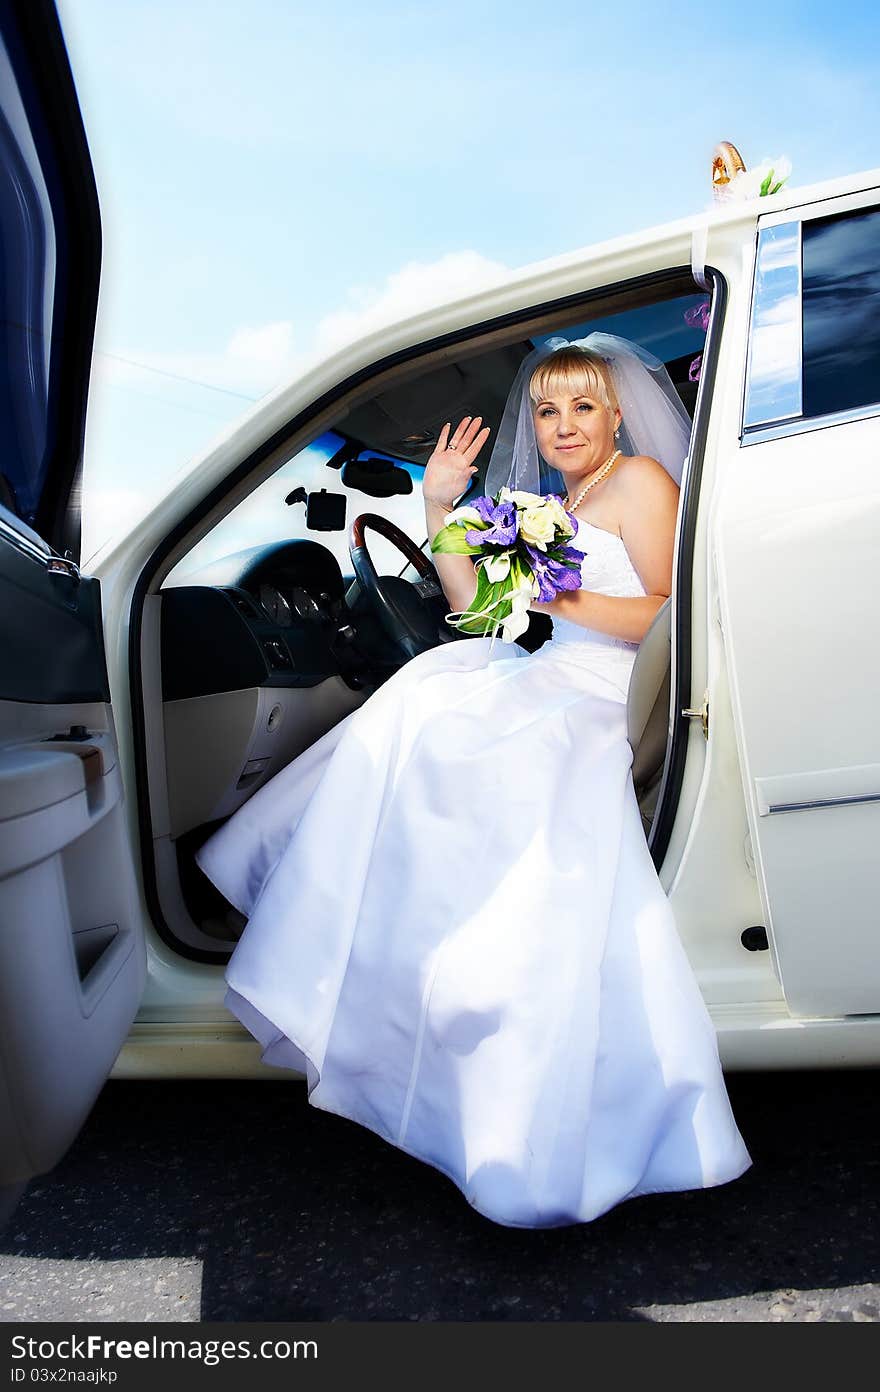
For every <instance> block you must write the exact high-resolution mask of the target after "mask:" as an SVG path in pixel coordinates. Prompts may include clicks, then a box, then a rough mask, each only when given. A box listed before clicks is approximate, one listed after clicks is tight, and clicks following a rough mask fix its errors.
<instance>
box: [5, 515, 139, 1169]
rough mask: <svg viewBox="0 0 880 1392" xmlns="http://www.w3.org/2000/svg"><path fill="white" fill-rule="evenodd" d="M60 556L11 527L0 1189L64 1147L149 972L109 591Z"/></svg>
mask: <svg viewBox="0 0 880 1392" xmlns="http://www.w3.org/2000/svg"><path fill="white" fill-rule="evenodd" d="M48 563H49V558H48V557H45V558H43V559H40V558H39V557H38V556H36V555H28V554H26V553H25V552H24V551H23V550H21V549H19V548H18V547H16V545H15V544H14V543H11V542H10V541H9V540H8V539H7V538H5V537H4V538H0V615H2V619H0V639H2V645H3V652H4V662H3V669H2V673H0V1060H2V1088H0V1099H2V1100H0V1188H3V1187H9V1186H14V1185H18V1184H21V1183H22V1182H24V1181H26V1180H27V1179H28V1178H29V1177H30V1176H31V1175H32V1174H39V1173H42V1172H43V1171H45V1170H47V1169H49V1168H51V1166H52V1165H54V1164H55V1163H56V1162H57V1161H58V1159H60V1157H61V1156H62V1155H63V1153H64V1151H65V1150H66V1149H67V1147H68V1146H69V1144H70V1142H71V1141H72V1140H73V1138H74V1136H75V1135H76V1132H77V1130H78V1129H79V1127H80V1126H81V1124H82V1122H83V1120H84V1118H85V1117H86V1115H87V1114H88V1111H89V1110H90V1108H91V1106H92V1103H93V1102H94V1100H95V1097H96V1096H97V1093H98V1092H99V1090H100V1088H101V1086H102V1084H103V1082H104V1080H105V1078H106V1077H107V1075H108V1073H109V1071H110V1069H111V1068H112V1066H113V1062H114V1060H115V1058H116V1055H117V1053H118V1052H119V1048H120V1046H121V1044H122V1042H123V1041H124V1039H125V1037H126V1035H127V1033H128V1029H129V1027H130V1025H131V1022H132V1020H133V1018H134V1015H135V1012H136V1010H137V1006H138V1003H139V1000H140V997H141V994H142V991H143V986H144V981H145V971H146V959H145V950H144V943H143V937H142V935H141V934H140V933H139V932H138V931H137V929H136V926H135V925H136V924H137V916H136V912H135V903H136V897H135V896H136V886H135V880H134V870H133V864H132V857H131V852H130V849H129V847H128V844H127V833H126V828H125V825H124V808H123V794H122V783H121V779H120V771H119V761H118V758H117V751H116V737H115V731H114V728H113V717H112V711H111V707H110V705H109V702H108V701H107V699H106V697H107V677H106V670H105V666H104V661H103V645H102V644H101V642H100V592H99V587H98V584H97V582H96V581H93V580H83V581H81V582H80V583H78V584H77V583H76V582H75V580H73V579H72V578H71V577H70V576H68V575H66V574H58V575H53V574H52V573H51V572H50V571H49V570H48V569H47V564H48ZM35 639H36V641H35Z"/></svg>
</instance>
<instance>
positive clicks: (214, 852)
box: [197, 334, 751, 1228]
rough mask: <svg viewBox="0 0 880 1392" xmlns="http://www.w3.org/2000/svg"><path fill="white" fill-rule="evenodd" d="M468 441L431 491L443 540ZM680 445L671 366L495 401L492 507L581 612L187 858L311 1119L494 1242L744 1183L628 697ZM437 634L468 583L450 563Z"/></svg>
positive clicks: (357, 730) (372, 727) (585, 360)
mask: <svg viewBox="0 0 880 1392" xmlns="http://www.w3.org/2000/svg"><path fill="white" fill-rule="evenodd" d="M488 433H489V432H488V430H487V429H485V428H481V420H480V418H479V417H478V418H475V419H470V418H465V419H464V420H463V421H461V422H460V424H459V425H458V426H457V427H456V429H455V430H451V429H450V426H449V425H447V426H445V427H444V429H443V432H442V434H441V436H440V440H439V442H438V445H437V448H436V449H435V451H434V453H433V455H432V456H431V459H430V460H429V461H428V464H427V467H426V469H425V475H424V501H425V511H426V517H427V521H428V529H429V534H430V536H431V537H432V538H433V536H435V535H436V533H437V531H438V530H439V529H440V527H442V526H443V519H444V517H445V515H446V514H447V513H448V512H449V511H450V509H451V508H452V506H453V504H454V502H455V500H456V499H457V498H458V497H459V496H460V495H461V494H462V493H463V492H464V490H465V488H466V487H467V485H468V484H469V482H470V480H471V478H472V476H473V474H474V473H475V472H476V468H477V466H476V464H475V460H476V458H477V456H478V454H479V453H480V451H481V449H482V448H483V446H484V444H485V442H486V440H487V438H488ZM689 433H690V421H689V419H688V417H687V414H686V412H685V411H684V408H683V407H682V406H681V404H680V402H679V400H678V397H677V394H676V392H675V389H674V387H673V386H672V383H671V381H670V379H669V377H668V374H667V373H666V371H665V369H664V368H663V366H662V364H661V363H659V362H658V361H657V359H655V358H653V357H651V355H650V354H647V353H645V352H644V351H643V350H642V349H640V348H639V347H637V346H636V345H634V344H631V343H628V342H627V341H625V340H622V339H617V338H613V337H612V336H610V335H605V334H592V335H591V336H590V337H589V338H588V339H587V340H582V341H580V342H576V343H573V344H567V343H565V341H564V340H563V341H558V340H557V341H554V340H551V341H550V343H549V344H548V345H546V346H545V347H543V348H540V349H536V350H535V351H534V352H533V353H531V354H530V355H529V356H528V357H527V358H526V359H525V361H524V363H523V364H522V366H521V367H520V370H519V372H518V374H517V377H516V380H515V381H514V383H513V386H512V388H511V391H510V395H509V397H508V402H507V406H506V408H505V413H504V417H503V419H502V422H501V426H500V428H499V432H498V436H497V439H496V442H495V445H494V447H493V450H492V454H491V458H490V460H489V465H488V468H487V473H486V478H485V480H484V491H485V492H491V493H496V492H497V489H498V488H499V487H501V486H502V485H504V484H507V485H508V486H510V487H512V488H523V489H527V490H529V491H532V492H548V491H555V492H558V493H559V494H560V495H565V504H566V507H567V508H568V510H569V511H570V512H571V513H572V515H573V516H574V517H575V518H576V519H577V528H578V530H577V535H576V536H575V537H574V538H573V539H572V542H571V545H573V546H576V547H577V548H578V549H579V550H581V551H583V562H582V567H581V572H582V582H583V587H582V588H581V589H579V590H575V591H571V592H568V593H564V594H562V595H560V596H558V597H557V598H556V599H554V600H552V601H550V602H548V603H539V602H537V601H535V602H534V603H533V604H532V606H531V607H532V608H533V609H535V610H541V611H543V612H546V613H548V614H549V615H550V616H551V618H552V620H553V634H552V638H551V639H550V640H549V641H547V642H546V643H545V644H544V645H543V646H542V647H541V648H539V649H538V650H537V651H536V652H533V653H529V652H526V651H525V649H524V648H522V647H519V646H517V645H516V644H515V643H501V642H496V641H495V640H494V639H492V638H467V639H462V640H460V641H456V642H451V643H442V644H440V645H439V646H437V647H436V648H432V649H430V650H429V651H427V652H425V653H422V654H421V655H420V656H418V657H416V658H413V659H411V660H410V661H409V662H407V663H406V664H405V665H404V666H403V667H401V668H400V670H399V671H398V672H396V673H395V674H394V676H393V677H391V678H390V679H389V680H388V681H386V682H385V683H384V685H382V686H381V687H380V688H379V689H378V690H377V691H376V692H375V693H374V694H373V695H372V696H371V697H370V698H369V699H368V700H367V701H366V702H365V703H364V704H363V705H362V706H361V707H360V708H359V709H357V710H356V711H354V712H352V713H351V714H350V715H348V716H346V717H345V719H343V720H342V721H341V722H340V723H339V724H338V725H336V726H335V727H334V728H333V729H331V730H329V731H328V732H327V733H326V734H325V735H324V736H323V737H322V738H321V739H319V740H318V741H317V742H316V743H315V744H314V745H312V746H311V747H310V748H309V749H307V750H306V751H305V752H304V753H303V754H301V755H300V756H299V757H298V758H296V759H294V760H293V762H292V763H290V764H289V765H288V766H287V767H286V768H284V769H282V770H281V771H280V772H279V773H278V774H277V775H276V776H275V777H274V778H273V779H271V780H270V781H269V782H268V783H267V784H265V785H264V786H263V787H262V788H260V789H259V790H258V791H257V792H256V793H255V794H254V795H253V796H252V797H251V798H250V800H249V801H248V802H247V803H246V804H245V805H244V806H243V807H242V808H240V809H239V811H238V812H236V813H235V815H234V816H232V817H231V818H230V819H229V820H228V821H227V822H226V823H225V824H224V825H223V826H222V827H220V828H219V830H217V831H216V832H215V833H214V834H213V835H212V836H211V837H210V838H209V839H208V840H207V841H206V843H205V844H204V845H203V846H202V848H201V850H200V851H199V852H198V855H197V860H198V863H199V865H200V866H201V868H202V869H203V870H204V872H205V873H206V874H207V875H208V877H209V878H210V879H211V880H212V881H213V882H214V884H215V885H216V886H217V887H218V889H220V890H221V892H222V893H223V894H224V895H225V896H226V898H227V899H228V900H229V901H230V902H231V903H232V904H234V905H235V906H236V907H237V908H238V909H239V910H240V911H241V912H242V913H243V914H244V915H245V916H246V917H247V919H248V922H247V924H246V927H245V929H244V932H243V934H242V937H241V938H240V940H239V942H238V944H237V945H236V947H235V950H234V951H233V953H232V956H231V958H230V960H229V963H228V966H227V970H226V980H227V983H228V990H227V993H226V1004H227V1006H228V1008H229V1009H230V1011H232V1012H233V1014H235V1015H236V1016H237V1018H238V1019H239V1020H240V1021H241V1022H242V1023H243V1024H244V1025H245V1026H246V1028H247V1029H248V1030H249V1031H250V1032H251V1033H252V1034H253V1035H254V1036H255V1038H256V1039H257V1040H258V1041H259V1042H260V1044H261V1045H262V1049H263V1053H262V1057H263V1060H264V1061H265V1062H266V1063H269V1064H274V1065H277V1066H278V1067H281V1068H293V1069H297V1070H298V1071H300V1072H303V1073H304V1074H305V1075H306V1079H307V1084H308V1095H309V1101H310V1102H311V1103H312V1104H313V1105H315V1106H317V1107H319V1108H322V1109H323V1110H325V1111H329V1112H335V1113H337V1114H338V1115H340V1116H343V1117H348V1118H350V1119H352V1120H353V1121H356V1122H359V1123H360V1124H361V1125H363V1126H366V1127H369V1128H370V1129H371V1130H373V1131H374V1132H376V1133H378V1134H379V1135H380V1136H382V1137H384V1139H385V1140H387V1141H389V1142H390V1143H391V1144H392V1145H394V1146H397V1147H399V1148H400V1149H401V1150H404V1151H406V1152H408V1153H409V1154H410V1155H412V1156H415V1157H417V1158H418V1159H420V1160H423V1161H426V1162H427V1163H428V1164H430V1165H433V1166H435V1167H436V1168H437V1169H438V1170H441V1171H443V1172H444V1173H445V1174H446V1175H448V1176H449V1178H450V1179H452V1180H453V1181H454V1182H455V1184H456V1185H458V1187H459V1188H460V1189H461V1190H462V1192H463V1193H464V1195H465V1197H466V1198H467V1201H468V1202H469V1203H470V1204H471V1205H473V1207H474V1208H475V1209H477V1210H478V1211H479V1212H480V1213H482V1214H483V1215H485V1216H486V1217H487V1218H490V1219H492V1220H493V1221H494V1222H496V1223H501V1224H505V1225H508V1226H518V1227H531V1228H542V1227H555V1226H560V1225H563V1224H571V1223H579V1222H587V1221H589V1220H591V1219H594V1218H596V1217H598V1216H599V1215H600V1214H602V1213H605V1212H606V1211H607V1210H608V1209H610V1208H611V1207H613V1206H614V1205H615V1204H617V1203H620V1202H621V1201H622V1200H624V1199H627V1198H632V1197H634V1196H636V1195H641V1194H650V1193H659V1192H666V1191H675V1190H683V1189H699V1188H706V1187H709V1186H712V1185H717V1184H722V1183H724V1182H726V1181H728V1180H732V1179H735V1178H736V1177H737V1176H738V1175H740V1174H742V1173H743V1171H744V1170H746V1169H747V1168H748V1167H749V1165H750V1163H751V1161H750V1158H749V1155H748V1152H747V1150H746V1147H745V1145H744V1143H743V1140H742V1137H741V1136H740V1133H739V1131H738V1129H737V1126H736V1123H735V1120H734V1118H733V1115H732V1113H731V1109H730V1104H729V1100H728V1097H727V1093H726V1090H725V1086H724V1079H723V1075H722V1072H721V1066H720V1063H719V1058H718V1050H717V1043H716V1037H715V1031H714V1028H713V1026H712V1022H711V1020H710V1018H709V1014H708V1011H707V1009H706V1006H705V1003H704V1001H703V998H702V996H701V994H700V991H699V988H698V986H697V983H696V980H695V978H694V975H693V973H692V971H691V968H690V965H689V962H688V960H687V957H686V955H685V952H684V949H683V947H682V945H681V942H680V940H679V938H678V935H677V933H676V928H675V923H674V921H673V917H672V911H671V909H670V906H669V903H668V901H667V899H666V896H665V894H664V892H663V889H662V887H661V885H660V882H659V880H658V878H657V874H656V871H655V869H654V865H653V863H652V861H651V857H650V854H649V852H648V848H647V845H646V842H645V836H644V831H643V829H642V823H641V820H640V816H639V809H638V805H637V802H636V797H635V793H634V790H633V784H632V777H631V769H630V766H631V761H632V750H631V748H630V746H629V744H628V742H627V737H626V698H627V689H628V685H629V678H630V674H631V671H632V666H633V662H634V660H635V655H636V652H637V650H638V644H639V642H640V640H641V639H642V637H643V636H644V634H645V632H646V630H647V628H648V627H649V625H650V623H651V620H652V618H653V617H654V615H655V613H656V612H657V610H658V608H659V607H660V606H661V605H662V603H663V602H664V599H665V598H666V597H667V596H668V595H669V593H670V590H671V584H672V551H673V539H674V530H675V519H676V510H677V503H678V488H677V483H678V481H679V479H680V475H681V468H682V464H683V459H684V456H685V453H686V451H687V447H688V441H689ZM435 559H436V563H437V570H438V574H439V575H440V579H441V583H442V585H443V588H444V591H445V593H446V597H447V599H448V601H449V604H450V606H451V608H452V609H453V610H461V609H464V608H466V606H467V605H468V603H469V602H470V600H471V599H472V598H473V595H474V591H475V577H474V569H473V562H472V561H471V559H470V557H468V556H463V555H456V556H449V555H438V556H437V557H436V558H435Z"/></svg>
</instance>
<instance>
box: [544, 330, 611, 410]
mask: <svg viewBox="0 0 880 1392" xmlns="http://www.w3.org/2000/svg"><path fill="white" fill-rule="evenodd" d="M558 390H562V391H565V392H568V393H569V394H570V395H571V396H582V395H583V396H591V397H592V398H593V400H594V401H600V402H601V403H602V405H603V406H607V407H608V409H609V411H617V410H619V409H620V404H619V402H618V400H617V393H616V391H615V390H614V382H613V380H612V377H611V370H610V368H609V366H608V364H607V363H606V361H605V359H604V358H601V357H600V356H599V354H598V353H593V352H591V350H590V349H589V348H576V347H574V345H572V346H571V347H569V348H558V349H557V350H556V352H555V353H551V354H550V356H549V358H545V359H544V360H543V362H540V363H538V366H537V367H536V368H535V370H534V372H533V373H532V375H531V377H530V379H529V396H530V397H531V400H532V404H533V405H537V404H538V402H539V401H546V400H547V398H548V397H550V396H551V395H552V393H553V392H554V391H558Z"/></svg>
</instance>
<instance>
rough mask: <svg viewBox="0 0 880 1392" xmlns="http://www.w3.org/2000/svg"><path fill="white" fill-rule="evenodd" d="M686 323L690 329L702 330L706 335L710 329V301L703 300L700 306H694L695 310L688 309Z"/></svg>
mask: <svg viewBox="0 0 880 1392" xmlns="http://www.w3.org/2000/svg"><path fill="white" fill-rule="evenodd" d="M684 322H685V323H686V324H687V326H688V328H689V329H702V331H703V333H705V332H706V330H707V329H708V327H709V301H708V300H703V301H701V303H700V304H698V305H694V307H693V309H686V310H685V312H684Z"/></svg>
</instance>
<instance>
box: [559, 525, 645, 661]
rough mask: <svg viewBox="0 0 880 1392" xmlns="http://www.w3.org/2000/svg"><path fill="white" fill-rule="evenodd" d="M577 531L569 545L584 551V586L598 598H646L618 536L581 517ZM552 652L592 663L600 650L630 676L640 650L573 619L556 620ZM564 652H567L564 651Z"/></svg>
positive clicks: (582, 570) (621, 639) (582, 579)
mask: <svg viewBox="0 0 880 1392" xmlns="http://www.w3.org/2000/svg"><path fill="white" fill-rule="evenodd" d="M575 520H576V522H577V524H578V530H577V533H576V535H575V536H573V537H572V539H571V542H570V545H571V546H574V547H576V548H577V549H578V550H579V551H583V553H584V559H583V561H582V563H581V583H582V585H583V587H584V589H586V590H592V591H593V592H594V593H596V594H605V595H620V596H622V597H624V598H637V597H638V596H639V595H643V594H646V593H647V591H646V590H645V587H644V585H643V584H642V582H641V580H640V579H639V576H638V573H637V571H636V569H635V566H634V565H633V563H632V561H631V560H630V558H629V553H628V551H627V549H626V547H625V545H624V543H623V539H622V538H621V537H619V536H618V535H617V533H616V532H608V531H606V530H605V529H604V528H602V527H597V526H595V525H594V523H592V522H585V521H584V519H583V518H582V517H578V518H576V519H575ZM547 649H552V652H553V653H554V654H557V655H558V656H564V657H566V658H567V659H575V660H578V659H579V658H580V657H583V659H585V660H590V659H592V658H594V657H597V656H598V652H597V650H598V649H602V650H604V651H607V652H609V653H611V654H616V655H617V662H616V663H615V665H616V666H619V668H620V671H621V672H622V673H627V672H628V670H629V669H630V668H631V667H632V663H633V662H634V661H635V656H636V653H637V652H638V650H639V645H638V643H628V642H627V641H626V640H625V639H623V638H613V637H611V636H610V635H609V634H607V633H599V632H597V631H596V630H595V629H592V628H584V627H583V625H581V624H576V623H572V622H571V620H570V619H560V618H557V617H556V616H555V615H554V617H553V634H552V637H551V639H550V641H549V643H545V644H544V648H543V649H539V651H545V650H547ZM563 650H564V651H563Z"/></svg>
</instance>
